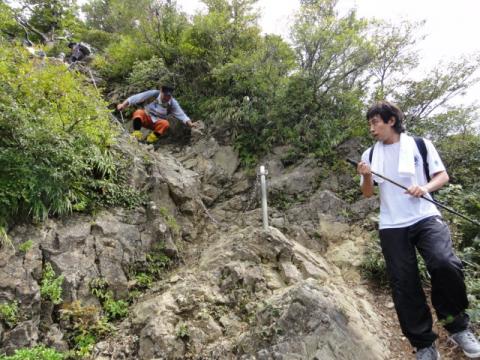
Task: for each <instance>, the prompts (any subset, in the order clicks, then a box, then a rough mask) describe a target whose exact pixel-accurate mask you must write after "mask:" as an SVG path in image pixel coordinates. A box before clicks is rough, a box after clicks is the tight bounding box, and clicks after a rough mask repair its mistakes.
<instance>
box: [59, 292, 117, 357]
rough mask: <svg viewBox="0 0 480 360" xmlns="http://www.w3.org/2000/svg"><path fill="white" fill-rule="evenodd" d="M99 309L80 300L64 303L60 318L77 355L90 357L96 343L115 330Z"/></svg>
mask: <svg viewBox="0 0 480 360" xmlns="http://www.w3.org/2000/svg"><path fill="white" fill-rule="evenodd" d="M99 311H100V309H99V308H97V307H95V306H83V305H82V304H81V303H80V302H79V301H74V302H72V303H68V304H64V305H62V309H61V310H60V319H61V320H62V321H63V324H64V326H65V328H66V329H67V331H68V333H67V340H68V342H69V344H70V346H71V347H72V348H73V349H74V350H73V352H74V354H75V356H77V357H80V358H84V357H88V356H89V355H90V352H91V350H92V349H93V346H94V345H95V343H97V342H98V341H99V340H101V339H103V338H105V337H106V336H107V335H110V334H112V332H113V331H114V330H115V328H114V327H113V326H112V325H111V324H110V323H109V322H108V320H107V318H106V317H101V316H100V313H99Z"/></svg>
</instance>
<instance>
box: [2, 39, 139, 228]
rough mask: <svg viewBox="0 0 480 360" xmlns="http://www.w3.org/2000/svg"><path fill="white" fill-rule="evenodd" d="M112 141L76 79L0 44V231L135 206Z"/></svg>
mask: <svg viewBox="0 0 480 360" xmlns="http://www.w3.org/2000/svg"><path fill="white" fill-rule="evenodd" d="M117 134H118V128H117V127H115V126H112V124H111V122H110V119H109V112H108V110H107V108H106V103H105V102H104V101H103V100H102V99H101V98H100V96H99V94H98V92H97V90H96V89H95V88H94V87H92V86H90V85H88V83H87V82H86V81H85V79H84V78H83V77H82V75H80V74H78V73H76V72H71V71H68V70H67V69H66V68H65V67H64V66H61V65H56V64H54V63H50V62H48V61H47V62H45V64H37V63H35V61H31V60H29V58H28V55H27V53H26V52H25V51H24V50H23V49H22V48H17V47H14V46H12V45H11V44H10V43H8V42H6V41H4V40H2V39H1V38H0V148H1V149H2V151H1V152H0V167H1V168H2V171H1V172H0V226H5V225H6V224H7V223H8V222H11V221H12V220H13V219H18V220H22V219H29V218H33V219H35V220H43V219H45V218H46V217H47V216H51V215H64V214H68V213H70V212H72V211H92V210H94V209H95V208H96V207H101V206H116V205H128V206H130V205H131V206H134V204H138V203H140V202H141V201H142V195H138V194H137V192H135V191H134V190H133V189H131V188H130V187H129V186H128V183H127V171H128V167H129V163H128V161H127V160H123V158H124V155H123V154H122V153H121V152H120V150H119V149H118V148H116V147H112V145H113V144H114V138H115V136H117Z"/></svg>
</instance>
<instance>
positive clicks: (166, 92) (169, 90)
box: [160, 85, 175, 96]
mask: <svg viewBox="0 0 480 360" xmlns="http://www.w3.org/2000/svg"><path fill="white" fill-rule="evenodd" d="M160 89H161V90H162V93H163V94H164V95H170V96H171V95H172V94H173V90H175V88H174V87H173V86H169V85H162V87H161V88H160Z"/></svg>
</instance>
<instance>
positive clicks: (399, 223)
mask: <svg viewBox="0 0 480 360" xmlns="http://www.w3.org/2000/svg"><path fill="white" fill-rule="evenodd" d="M424 141H425V145H426V147H427V162H428V166H429V169H428V170H429V173H430V177H433V175H434V174H436V173H438V172H440V171H444V170H445V166H444V165H443V163H442V160H441V159H440V156H439V155H438V152H437V150H436V149H435V147H434V146H433V144H432V142H431V141H429V140H427V139H424ZM370 149H371V148H368V149H367V150H366V151H365V152H364V153H363V154H362V161H364V162H366V163H367V164H369V165H370V161H369V154H370ZM384 149H385V150H384V151H385V152H384V161H383V172H380V171H379V173H380V174H381V175H383V176H385V177H387V178H389V179H392V180H393V181H395V182H397V183H399V184H401V185H403V186H405V187H410V186H412V185H420V186H422V185H425V184H426V183H427V178H426V176H425V171H424V168H423V160H422V155H421V154H420V151H419V150H418V148H417V146H415V149H414V158H415V176H413V177H405V176H400V175H399V174H398V154H399V151H400V142H396V143H394V144H388V145H387V144H384ZM362 182H363V177H362V179H361V183H362ZM378 188H379V190H380V224H379V228H380V229H388V228H402V227H407V226H410V225H413V224H415V223H416V222H418V221H420V220H422V219H424V218H427V217H429V216H434V215H440V212H439V211H438V209H437V207H436V206H435V205H434V204H432V203H431V202H429V201H425V200H423V199H421V198H416V197H414V196H411V195H408V194H405V190H404V189H402V188H400V187H398V186H396V185H394V184H392V183H390V182H388V181H386V180H384V181H383V182H382V183H380V184H378ZM427 196H428V197H430V195H429V194H427Z"/></svg>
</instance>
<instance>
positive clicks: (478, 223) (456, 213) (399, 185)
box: [347, 158, 480, 227]
mask: <svg viewBox="0 0 480 360" xmlns="http://www.w3.org/2000/svg"><path fill="white" fill-rule="evenodd" d="M347 162H349V163H350V164H352V165H353V166H355V167H357V166H358V162H356V161H354V160H352V159H348V158H347ZM370 172H371V173H372V174H373V175H376V176H378V177H379V178H382V179H383V180H386V181H388V182H390V183H392V184H393V185H397V186H398V187H401V188H402V189H404V190H408V188H407V187H405V186H403V185H401V184H399V183H397V182H396V181H393V180H391V179H389V178H387V177H385V176H383V175H380V174H378V173H376V172H374V171H371V170H370ZM420 197H421V198H422V199H423V200H427V201H429V202H431V203H432V204H435V205H437V206H439V207H441V208H442V209H445V210H447V211H448V212H451V213H452V214H455V215H457V216H460V217H461V218H462V219H464V220H467V221H469V222H471V223H472V224H475V225H477V226H479V227H480V222H478V221H476V220H473V219H470V218H469V217H467V216H465V215H463V214H460V213H459V212H458V211H455V210H453V209H452V208H449V207H448V206H445V205H443V204H441V203H439V202H438V201H435V200H432V199H429V198H428V197H426V196H425V195H422V196H420Z"/></svg>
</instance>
